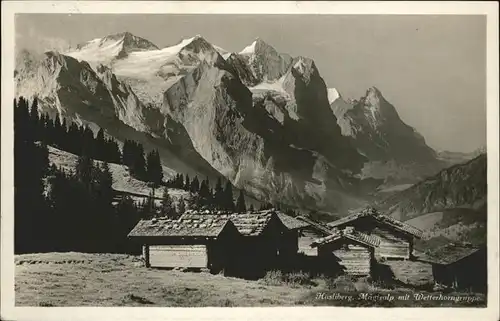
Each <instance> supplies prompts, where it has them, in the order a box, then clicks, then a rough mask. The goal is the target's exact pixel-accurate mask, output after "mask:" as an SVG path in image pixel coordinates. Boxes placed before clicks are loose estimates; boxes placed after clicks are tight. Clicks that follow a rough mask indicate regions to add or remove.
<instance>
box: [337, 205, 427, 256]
mask: <svg viewBox="0 0 500 321" xmlns="http://www.w3.org/2000/svg"><path fill="white" fill-rule="evenodd" d="M327 226H328V227H329V228H332V229H333V228H338V229H344V228H346V227H354V229H355V230H356V231H359V232H362V233H364V234H367V235H370V236H373V237H376V238H378V239H379V241H380V244H379V246H378V247H377V248H376V250H375V256H376V257H383V258H387V259H411V258H412V257H413V242H414V239H415V238H421V237H422V231H420V230H419V229H417V228H416V227H413V226H411V225H409V224H406V223H404V222H401V221H398V220H396V219H394V218H392V217H390V216H386V215H382V214H380V213H379V212H378V211H377V210H375V209H374V208H371V207H369V208H366V209H364V210H362V211H361V212H359V213H355V214H352V215H349V216H346V217H343V218H341V219H339V220H337V221H334V222H331V223H328V224H327Z"/></svg>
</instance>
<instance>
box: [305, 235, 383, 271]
mask: <svg viewBox="0 0 500 321" xmlns="http://www.w3.org/2000/svg"><path fill="white" fill-rule="evenodd" d="M379 244H380V240H379V239H378V238H376V237H373V236H370V235H367V234H365V233H362V232H359V231H356V230H355V229H354V228H352V227H347V228H345V229H344V230H334V231H333V234H331V235H329V236H326V237H323V238H320V239H317V240H315V241H314V242H313V243H312V244H311V247H317V248H318V258H319V262H320V264H321V269H322V270H323V272H324V273H325V274H328V275H338V274H347V275H353V276H369V275H371V273H372V267H373V265H374V264H375V262H376V261H375V249H376V248H377V246H378V245H379Z"/></svg>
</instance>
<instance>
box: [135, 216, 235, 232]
mask: <svg viewBox="0 0 500 321" xmlns="http://www.w3.org/2000/svg"><path fill="white" fill-rule="evenodd" d="M228 221H229V220H228V219H227V218H219V217H215V215H210V216H207V217H197V218H182V217H181V218H180V219H179V220H172V219H152V220H141V221H139V223H137V225H136V226H135V227H134V229H133V230H132V231H131V232H130V233H129V234H128V236H129V237H136V236H150V237H158V236H191V237H217V236H218V235H219V234H220V233H221V232H222V230H223V229H224V227H225V226H226V224H228ZM230 224H232V223H230Z"/></svg>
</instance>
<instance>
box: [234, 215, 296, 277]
mask: <svg viewBox="0 0 500 321" xmlns="http://www.w3.org/2000/svg"><path fill="white" fill-rule="evenodd" d="M282 217H283V216H282ZM230 219H231V222H233V224H234V225H235V226H236V228H237V229H238V231H239V232H240V233H241V235H242V236H243V237H242V238H241V239H240V243H239V244H238V251H237V253H236V254H235V260H234V261H235V265H234V266H233V267H234V269H235V271H236V272H237V273H238V274H239V275H241V276H244V277H247V278H259V277H262V276H264V275H265V273H266V272H267V271H269V270H272V269H277V268H279V267H280V266H282V264H281V262H282V261H287V260H289V258H290V256H291V255H295V254H297V234H296V233H295V232H294V230H293V229H292V230H290V229H288V228H287V226H286V225H285V224H284V223H283V222H282V221H281V219H280V218H279V216H278V214H277V212H275V211H274V210H268V211H261V212H256V213H246V214H231V215H230Z"/></svg>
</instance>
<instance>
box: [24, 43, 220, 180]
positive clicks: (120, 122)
mask: <svg viewBox="0 0 500 321" xmlns="http://www.w3.org/2000/svg"><path fill="white" fill-rule="evenodd" d="M95 69H96V70H94V69H93V68H91V66H90V65H89V64H88V63H86V62H85V61H78V60H76V59H74V58H72V57H69V56H65V55H62V54H59V53H55V52H47V53H45V54H44V55H41V56H34V55H33V54H30V53H28V52H25V53H23V54H21V55H20V56H19V57H17V65H16V69H15V82H16V96H17V97H20V96H23V97H25V98H27V99H30V100H31V99H33V98H34V97H37V98H38V101H39V104H38V107H39V110H40V111H42V112H44V113H48V114H49V115H50V116H51V117H65V118H66V119H68V120H69V121H73V122H76V123H78V124H86V125H89V126H90V127H91V128H95V126H94V125H96V126H98V127H101V128H104V129H105V130H106V132H107V133H108V134H109V135H111V136H114V137H115V138H116V139H118V140H119V141H124V140H125V139H132V140H135V141H138V142H140V143H142V144H143V145H144V148H145V150H146V151H148V150H151V149H153V148H154V149H158V150H159V152H160V156H161V157H162V159H163V160H164V164H165V165H166V166H168V167H170V168H172V169H173V170H175V171H179V172H183V173H190V174H200V173H201V174H203V175H207V176H209V177H212V178H214V177H218V175H219V174H218V173H217V172H216V171H215V170H214V169H213V168H212V167H211V166H210V165H209V164H208V163H207V162H206V161H205V160H204V159H203V158H201V157H200V156H199V155H198V154H197V153H196V152H194V153H193V152H192V151H193V150H194V149H189V143H190V142H184V149H185V150H186V152H187V151H190V152H191V153H190V154H189V159H190V163H189V165H188V164H187V163H186V162H185V161H183V160H181V159H180V158H179V157H178V156H177V155H180V157H181V158H182V156H185V155H184V154H183V153H185V152H178V151H173V150H172V148H173V146H172V144H171V142H170V141H169V140H168V139H165V132H164V131H161V132H158V128H159V127H161V128H163V123H164V122H165V120H164V119H165V116H164V115H162V114H161V113H159V112H158V110H155V109H151V108H149V107H146V106H144V105H143V104H142V103H141V101H140V100H139V99H138V98H137V96H136V95H135V94H134V92H133V90H132V89H131V88H130V87H129V86H128V85H127V84H124V83H122V82H120V81H119V80H118V79H117V78H116V77H115V75H114V74H113V73H112V72H111V71H110V69H109V68H107V67H105V66H102V65H97V66H96V67H95ZM176 130H177V132H178V133H180V134H179V135H178V136H179V137H185V136H182V133H183V132H182V130H178V129H176ZM155 134H156V137H155Z"/></svg>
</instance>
